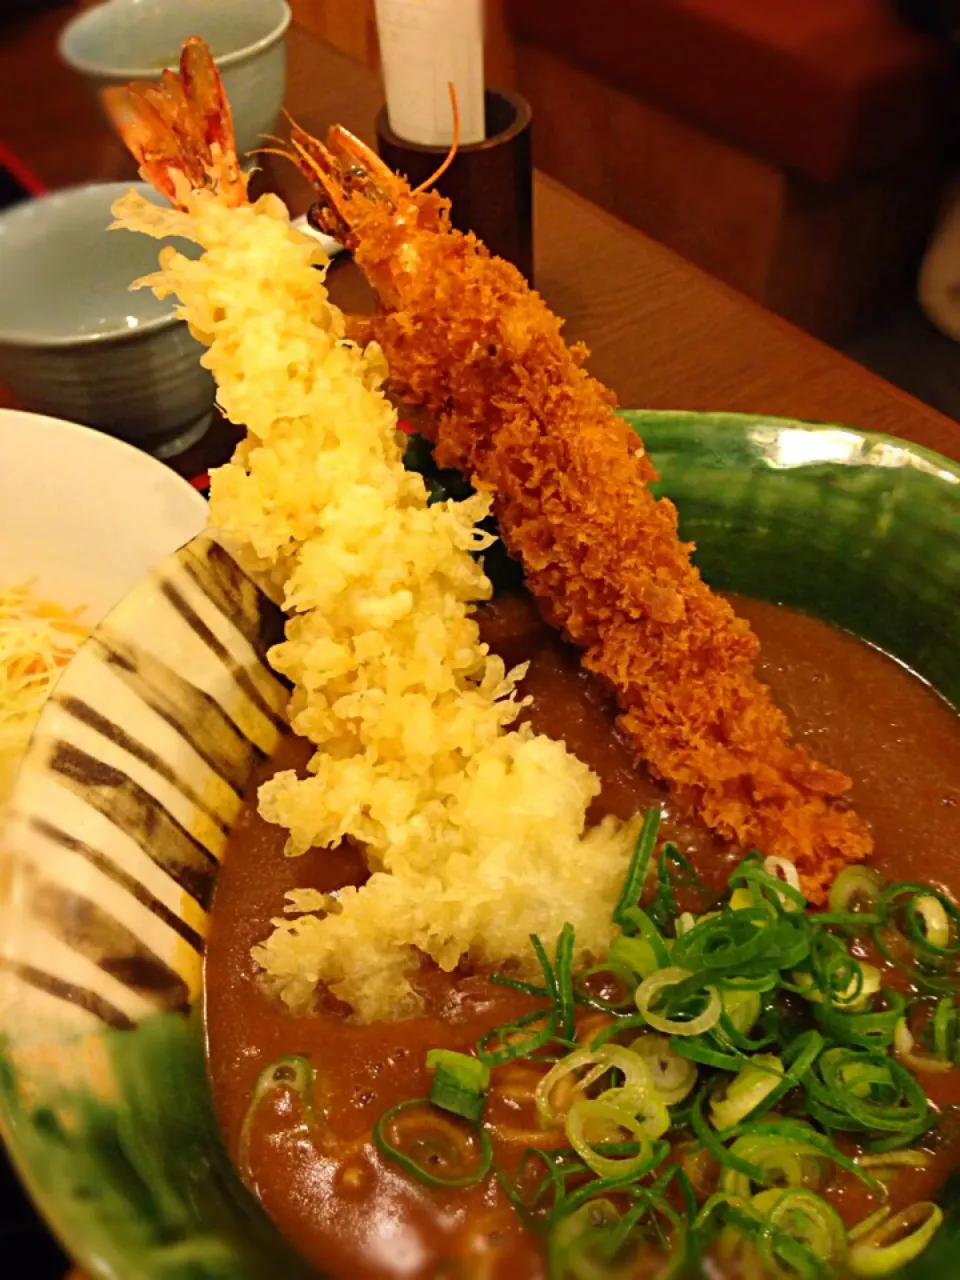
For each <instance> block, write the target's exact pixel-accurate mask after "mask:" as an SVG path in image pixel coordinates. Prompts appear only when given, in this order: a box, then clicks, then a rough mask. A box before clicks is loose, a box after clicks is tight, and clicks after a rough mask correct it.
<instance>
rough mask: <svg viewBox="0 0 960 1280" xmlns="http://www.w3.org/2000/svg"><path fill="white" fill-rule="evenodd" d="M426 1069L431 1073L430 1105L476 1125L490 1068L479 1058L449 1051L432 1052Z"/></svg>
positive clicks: (428, 1055) (483, 1102)
mask: <svg viewBox="0 0 960 1280" xmlns="http://www.w3.org/2000/svg"><path fill="white" fill-rule="evenodd" d="M427 1066H428V1068H429V1069H430V1070H431V1071H432V1072H433V1080H432V1082H431V1084H430V1102H431V1103H432V1104H433V1105H434V1106H435V1107H442V1108H443V1110H444V1111H450V1112H452V1113H453V1114H454V1115H457V1116H463V1117H464V1119H466V1120H472V1121H473V1123H474V1124H479V1123H480V1121H481V1120H482V1119H483V1109H484V1106H485V1105H486V1097H485V1096H484V1095H485V1093H486V1090H487V1087H488V1085H489V1084H490V1068H489V1067H488V1066H487V1064H486V1063H485V1062H481V1061H480V1059H479V1058H471V1057H470V1055H469V1054H466V1053H456V1052H455V1051H454V1050H452V1049H431V1050H430V1051H429V1053H428V1054H427Z"/></svg>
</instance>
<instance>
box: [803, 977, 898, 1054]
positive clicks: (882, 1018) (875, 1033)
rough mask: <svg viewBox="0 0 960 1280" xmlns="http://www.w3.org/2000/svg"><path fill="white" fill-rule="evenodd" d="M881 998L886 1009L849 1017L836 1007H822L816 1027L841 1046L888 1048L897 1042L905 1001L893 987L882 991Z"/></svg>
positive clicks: (819, 1007) (850, 1014) (822, 1005)
mask: <svg viewBox="0 0 960 1280" xmlns="http://www.w3.org/2000/svg"><path fill="white" fill-rule="evenodd" d="M882 995H883V999H884V1001H885V1003H886V1008H884V1009H868V1010H866V1011H864V1012H861V1013H848V1012H846V1011H845V1010H844V1009H843V1008H838V1007H837V1006H835V1005H831V1004H827V1003H824V1004H821V1005H819V1006H818V1008H817V1025H818V1026H819V1028H820V1030H821V1031H823V1032H824V1033H825V1034H826V1035H828V1036H829V1037H830V1039H831V1040H834V1041H835V1042H836V1043H838V1044H851V1045H863V1046H864V1047H865V1048H868V1049H870V1048H885V1047H886V1046H887V1045H890V1044H893V1042H894V1037H895V1035H896V1029H897V1026H898V1024H899V1023H900V1022H901V1021H902V1020H903V1011H904V1009H905V1008H906V1001H905V1000H904V998H903V996H902V995H901V994H900V992H899V991H893V990H892V989H891V988H890V987H883V988H882Z"/></svg>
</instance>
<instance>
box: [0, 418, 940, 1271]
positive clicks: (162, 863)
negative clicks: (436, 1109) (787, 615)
mask: <svg viewBox="0 0 960 1280" xmlns="http://www.w3.org/2000/svg"><path fill="white" fill-rule="evenodd" d="M628 416H629V417H630V419H631V421H632V422H633V424H634V425H635V426H636V428H637V429H638V430H639V431H640V432H641V434H642V435H643V437H644V439H645V440H646V443H647V447H648V449H649V451H650V453H651V455H652V457H653V459H654V462H655V463H656V464H657V466H658V467H659V468H660V471H661V477H662V478H661V481H660V488H661V490H662V491H663V492H664V493H666V494H668V495H669V496H671V497H672V498H673V499H674V500H675V501H676V502H677V504H678V507H679V509H680V512H681V533H682V534H683V535H684V536H685V537H688V538H694V539H695V540H696V541H697V543H698V547H699V550H698V553H697V554H698V559H699V561H700V564H701V565H702V567H703V570H704V574H705V577H706V578H707V579H708V580H709V581H712V582H713V583H714V584H715V585H718V586H722V587H727V588H734V589H736V590H739V591H747V592H750V593H753V594H755V595H759V596H763V597H766V598H768V599H771V600H774V601H780V602H786V603H789V604H791V605H794V606H796V607H799V608H802V609H806V610H807V611H809V612H811V613H815V614H818V615H820V616H822V617H825V618H827V619H828V620H830V621H833V622H836V623H838V624H840V625H841V626H845V627H850V628H852V629H853V630H856V631H858V632H859V633H860V634H862V635H864V636H866V637H867V638H868V639H870V640H873V641H874V642H875V643H878V644H882V645H883V646H884V647H885V648H887V649H888V650H890V651H891V652H892V653H894V654H895V655H896V656H897V657H899V658H901V659H903V660H904V661H906V662H907V663H909V664H910V665H911V666H913V667H915V668H916V669H917V670H919V671H920V672H921V673H922V674H923V675H924V676H925V677H926V678H928V679H929V680H931V681H932V682H933V683H934V684H935V685H936V686H937V687H938V688H939V689H940V690H941V692H943V693H944V694H945V696H947V697H948V698H950V699H951V700H952V701H954V702H955V703H957V702H960V675H958V671H957V666H958V664H957V662H956V651H957V638H958V636H960V467H958V466H956V465H955V464H953V463H950V462H948V461H947V460H945V459H943V458H939V457H937V456H936V455H934V454H931V453H928V452H925V451H924V450H921V449H917V448H914V447H912V446H909V445H906V444H903V443H902V442H899V441H895V440H890V439H887V438H883V437H878V436H869V435H864V434H862V433H860V432H857V431H853V430H849V429H846V428H834V427H826V428H821V427H816V426H811V425H807V424H802V423H786V422H782V421H776V420H771V419H765V418H744V417H738V416H733V415H702V414H699V415H693V414H669V413H667V414H664V413H635V414H630V415H628ZM281 621H282V620H281V617H280V615H279V613H278V611H277V610H276V608H275V607H274V605H273V604H272V603H271V602H270V601H269V600H268V599H267V598H266V596H264V595H263V594H262V593H261V592H260V591H259V590H258V588H257V587H256V585H255V584H254V583H253V582H252V581H251V580H250V579H249V578H248V577H247V576H246V575H245V574H244V573H243V572H242V571H241V570H240V569H239V568H238V566H237V565H236V563H235V562H234V561H233V559H232V558H231V556H230V555H229V554H228V552H227V551H226V550H225V549H224V548H223V547H222V546H221V545H220V544H219V543H217V542H216V541H215V540H214V539H213V538H211V537H209V536H207V535H202V536H201V537H199V538H197V539H195V540H194V541H193V542H191V543H189V544H188V545H187V546H186V547H185V548H184V549H183V550H181V551H180V552H179V553H177V554H176V555H175V556H173V557H172V558H170V559H169V560H168V561H166V562H165V563H164V564H163V565H162V566H161V567H160V568H159V569H158V570H157V571H156V572H154V573H153V574H152V575H150V577H149V578H147V579H146V580H145V581H143V582H142V583H141V584H140V585H139V586H138V587H137V588H136V589H135V590H134V591H133V592H132V593H131V594H130V595H129V596H128V597H127V598H126V599H125V600H124V601H123V602H122V603H121V604H120V605H119V606H118V607H117V608H116V609H115V610H114V611H113V612H112V613H111V614H109V615H108V617H107V618H106V620H105V621H104V623H103V624H102V625H101V626H100V627H99V628H98V629H97V631H96V632H95V634H94V636H93V637H92V638H91V640H90V641H89V642H88V643H87V644H86V646H85V647H84V648H83V650H82V651H81V653H80V654H79V656H78V657H77V658H76V659H75V660H74V662H73V663H72V664H71V665H70V667H69V668H68V669H67V671H66V672H65V674H64V676H63V677H62V679H61V681H60V683H59V684H58V686H57V689H56V691H55V693H54V695H53V698H52V699H51V702H50V704H49V705H48V707H47V708H46V710H45V711H44V713H43V716H42V717H41V720H40V723H39V726H38V728H37V732H36V734H35V737H34V739H33V742H32V745H31V747H30V750H29V753H28V756H27V759H26V761H25V763H24V767H23V769H22V772H21V775H20V778H19V781H18V784H17V786H16V788H15V791H14V795H13V806H12V814H11V817H10V819H9V821H8V824H7V826H6V829H5V831H4V832H3V834H2V837H0V902H2V922H0V938H2V944H0V999H2V1006H0V1032H2V1044H0V1107H2V1113H0V1114H2V1125H3V1132H4V1136H5V1137H6V1139H7V1141H8V1143H9V1145H10V1149H11V1152H12V1154H13V1157H14V1160H15V1162H16V1163H17V1165H18V1166H19V1169H20V1171H21V1173H22V1175H23V1177H24V1179H25V1181H26V1183H27V1185H28V1186H29V1187H30V1189H31V1191H32V1192H33V1194H34V1196H35V1197H36V1199H37V1200H38V1202H39V1204H40V1207H41V1209H42V1210H43V1211H44V1213H45V1214H46V1215H47V1217H48V1218H49V1220H50V1221H51V1223H52V1224H53V1226H54V1228H55V1229H56V1230H57V1231H58V1232H59V1234H60V1235H61V1237H62V1239H63V1240H64V1242H65V1244H66V1246H67V1247H68V1248H69V1249H70V1250H71V1251H72V1252H73V1253H74V1255H75V1256H76V1257H77V1259H78V1260H79V1261H81V1262H82V1263H83V1265H84V1266H85V1267H86V1268H87V1269H88V1270H89V1271H90V1272H91V1273H92V1274H93V1275H94V1276H99V1277H105V1278H106V1277H110V1278H113V1277H116V1278H117V1280H121V1278H122V1280H128V1277H130V1276H131V1275H136V1276H137V1277H139V1278H142V1280H152V1278H153V1277H165V1278H166V1280H171V1278H173V1277H177V1278H182V1280H187V1278H189V1280H199V1278H208V1280H227V1278H228V1277H229V1278H230V1280H235V1278H236V1277H250V1280H254V1278H258V1277H264V1278H266V1277H276V1276H279V1275H283V1276H285V1277H286V1276H294V1275H297V1274H298V1273H299V1271H300V1264H299V1263H297V1261H296V1260H295V1259H293V1258H292V1257H291V1256H290V1254H289V1253H288V1252H287V1250H286V1246H285V1245H284V1244H283V1242H282V1241H281V1240H280V1239H279V1237H278V1236H277V1235H276V1233H275V1232H274V1230H273V1228H272V1227H271V1226H270V1224H269V1223H268V1222H267V1221H266V1219H265V1218H264V1216H263V1215H262V1213H261V1212H260V1211H259V1209H258V1208H257V1207H256V1205H255V1204H254V1202H253V1200H252V1199H251V1198H250V1197H249V1196H248V1194H247V1193H246V1192H245V1191H244V1189H243V1188H242V1187H241V1186H240V1184H239V1182H238V1180H237V1179H236V1177H235V1175H234V1174H233V1172H232V1170H231V1168H230V1165H229V1161H228V1160H227V1159H226V1156H225V1154H224V1151H223V1149H222V1146H221V1144H220V1140H219V1137H218V1133H217V1127H216V1123H215V1120H214V1118H213V1115H212V1108H211V1103H210V1097H209V1091H208V1087H207V1082H206V1076H205V1073H204V1064H203V1042H202V1028H201V1023H200V1018H199V1001H200V994H201V992H200V979H201V960H202V953H203V947H204V938H205V936H206V930H207V923H208V915H209V910H210V903H211V898H212V894H213V891H214V886H215V882H216V874H217V868H218V865H219V862H220V860H221V858H222V857H223V852H224V847H225V844H226V840H227V837H228V834H229V831H230V828H231V825H232V823H233V821H234V820H235V818H236V815H237V813H238V811H239V809H240V805H241V802H242V799H241V798H242V793H243V790H244V787H245V785H246V783H247V782H248V781H249V778H250V775H251V772H252V770H253V768H254V766H255V764H256V763H257V762H259V761H260V760H262V759H263V758H264V757H265V756H267V755H269V754H270V752H271V751H272V749H273V747H274V746H275V744H276V742H277V740H278V737H279V735H280V733H281V732H282V729H283V724H284V707H285V703H286V699H287V690H286V688H285V686H284V685H283V684H282V682H281V681H280V680H278V678H277V677H276V676H275V675H274V674H273V673H272V672H271V671H270V668H269V666H268V662H267V653H268V650H269V647H270V645H271V644H272V643H273V642H274V641H275V640H276V638H277V637H278V635H279V632H280V627H281ZM331 1052H334V1053H335V1052H336V1046H335V1045H332V1046H331ZM947 1199H948V1201H949V1202H950V1203H951V1205H952V1202H953V1200H954V1199H957V1200H960V1196H958V1197H954V1196H953V1195H952V1188H948V1192H947ZM958 1243H960V1235H958V1227H957V1215H956V1214H955V1213H954V1211H953V1209H952V1208H951V1209H950V1211H949V1212H948V1215H947V1226H946V1227H945V1229H944V1230H943V1232H941V1234H940V1236H939V1237H938V1240H937V1243H936V1246H935V1249H934V1251H933V1252H932V1254H931V1256H929V1257H927V1258H925V1259H922V1260H921V1262H920V1263H919V1264H917V1265H915V1266H914V1267H913V1268H912V1269H911V1271H910V1274H911V1275H914V1276H929V1277H931V1278H932V1277H934V1276H945V1275H949V1274H954V1271H953V1269H952V1267H951V1263H950V1261H949V1260H950V1259H951V1258H952V1256H953V1253H954V1251H955V1250H956V1248H957V1245H958Z"/></svg>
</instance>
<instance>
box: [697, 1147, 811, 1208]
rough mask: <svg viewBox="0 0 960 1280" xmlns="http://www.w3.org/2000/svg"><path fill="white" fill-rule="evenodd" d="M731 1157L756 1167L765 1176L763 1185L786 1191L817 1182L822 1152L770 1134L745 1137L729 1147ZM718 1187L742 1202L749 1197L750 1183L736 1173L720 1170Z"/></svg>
mask: <svg viewBox="0 0 960 1280" xmlns="http://www.w3.org/2000/svg"><path fill="white" fill-rule="evenodd" d="M729 1151H730V1152H731V1154H732V1155H734V1156H737V1157H739V1158H740V1159H743V1160H746V1161H747V1162H748V1163H750V1164H755V1165H758V1166H759V1167H760V1168H761V1169H763V1170H765V1171H766V1173H767V1175H768V1176H767V1179H766V1181H768V1182H772V1181H776V1182H778V1183H782V1184H783V1185H785V1186H788V1187H802V1186H807V1185H809V1184H810V1183H811V1182H816V1181H818V1180H819V1162H820V1161H821V1160H822V1159H823V1152H822V1151H821V1150H820V1148H819V1147H817V1146H814V1145H813V1144H812V1143H809V1142H797V1141H796V1140H795V1139H792V1138H784V1137H780V1136H779V1135H777V1134H774V1133H763V1132H760V1131H758V1132H755V1133H745V1134H742V1135H741V1136H740V1137H739V1138H736V1139H735V1140H734V1141H733V1142H732V1143H731V1144H730V1147H729ZM720 1185H721V1187H722V1188H723V1190H725V1191H729V1192H731V1193H732V1194H734V1195H740V1196H743V1197H744V1198H747V1197H749V1196H750V1195H751V1194H752V1188H751V1185H750V1179H749V1178H747V1177H745V1176H744V1175H743V1174H742V1173H738V1172H737V1171H736V1169H733V1168H726V1169H724V1170H723V1174H722V1176H721V1180H720Z"/></svg>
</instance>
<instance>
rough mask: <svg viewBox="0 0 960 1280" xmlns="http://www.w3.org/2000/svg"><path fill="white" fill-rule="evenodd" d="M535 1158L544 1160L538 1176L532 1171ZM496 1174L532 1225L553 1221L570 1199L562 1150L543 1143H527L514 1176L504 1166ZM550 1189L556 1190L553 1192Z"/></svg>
mask: <svg viewBox="0 0 960 1280" xmlns="http://www.w3.org/2000/svg"><path fill="white" fill-rule="evenodd" d="M535 1162H539V1163H540V1164H542V1166H543V1170H544V1172H543V1174H542V1176H541V1177H539V1178H536V1179H535V1178H534V1175H533V1174H532V1173H530V1172H529V1171H530V1170H531V1169H532V1168H533V1166H534V1164H535ZM578 1168H579V1169H581V1170H582V1169H583V1165H582V1163H581V1162H578ZM528 1173H529V1176H528ZM496 1174H497V1181H498V1182H499V1184H500V1186H501V1188H502V1189H503V1191H504V1193H505V1195H506V1196H507V1198H508V1200H509V1201H510V1202H511V1204H512V1205H513V1207H514V1208H515V1209H516V1210H517V1212H518V1213H519V1214H520V1216H521V1217H522V1218H523V1220H524V1221H525V1222H526V1223H527V1224H528V1225H530V1226H535V1225H539V1224H540V1222H542V1221H544V1220H546V1221H550V1220H552V1219H553V1217H554V1216H555V1215H556V1214H557V1213H558V1212H560V1211H561V1209H562V1205H563V1203H564V1201H565V1199H566V1180H565V1174H566V1170H565V1169H564V1167H563V1153H562V1152H559V1151H547V1150H545V1149H544V1148H543V1147H527V1148H526V1150H525V1151H524V1152H523V1154H522V1155H521V1157H520V1162H519V1164H518V1166H517V1172H516V1175H515V1177H514V1178H512V1179H511V1178H509V1177H508V1176H507V1174H506V1173H505V1172H504V1171H503V1169H500V1168H498V1169H497V1170H496ZM525 1192H526V1193H525ZM550 1192H552V1193H553V1194H552V1196H551V1195H550V1194H549V1193H550Z"/></svg>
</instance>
